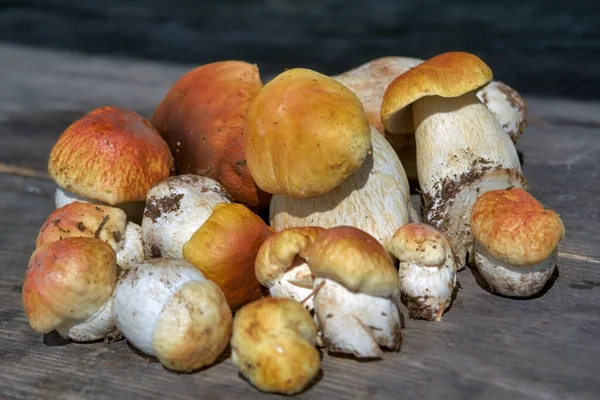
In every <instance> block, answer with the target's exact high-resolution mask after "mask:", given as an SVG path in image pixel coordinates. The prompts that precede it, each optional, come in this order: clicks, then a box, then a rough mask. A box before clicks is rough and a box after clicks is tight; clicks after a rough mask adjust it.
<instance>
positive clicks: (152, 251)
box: [142, 175, 231, 258]
mask: <svg viewBox="0 0 600 400" xmlns="http://www.w3.org/2000/svg"><path fill="white" fill-rule="evenodd" d="M219 203H231V197H230V196H229V194H228V193H227V191H226V190H225V188H224V187H223V186H222V185H221V184H220V183H219V182H217V181H215V180H213V179H210V178H206V177H203V176H197V175H177V176H173V177H170V178H168V179H165V180H164V181H162V182H160V183H159V184H157V185H156V186H154V187H152V189H150V190H149V191H148V197H147V200H146V208H145V210H144V218H143V219H142V236H143V238H144V254H145V255H146V257H147V258H151V257H173V258H183V245H184V244H185V242H187V241H188V240H190V238H191V237H192V235H193V234H194V232H196V230H197V229H198V228H199V227H200V226H201V225H202V224H203V223H204V222H205V221H206V220H207V219H208V217H209V216H210V214H211V213H212V210H213V207H214V206H216V205H217V204H219Z"/></svg>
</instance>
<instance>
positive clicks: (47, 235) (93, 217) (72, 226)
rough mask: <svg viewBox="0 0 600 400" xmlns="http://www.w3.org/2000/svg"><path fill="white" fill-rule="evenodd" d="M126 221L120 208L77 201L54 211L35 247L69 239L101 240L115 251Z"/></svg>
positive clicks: (43, 226) (39, 235)
mask: <svg viewBox="0 0 600 400" xmlns="http://www.w3.org/2000/svg"><path fill="white" fill-rule="evenodd" d="M126 222H127V216H126V215H125V212H124V211H123V210H121V209H119V208H115V207H110V206H100V205H95V204H91V203H82V202H79V201H75V202H73V203H69V204H67V205H65V206H63V207H61V208H57V209H56V210H54V211H52V213H51V214H50V215H49V216H48V218H47V219H46V222H45V223H44V225H42V228H41V229H40V232H39V233H38V237H37V240H36V248H37V247H40V246H42V245H44V244H46V243H51V242H55V241H57V240H61V239H66V238H68V237H89V238H96V239H102V240H104V241H105V242H107V243H109V244H110V245H111V246H113V248H115V246H116V245H117V244H118V243H119V242H120V241H121V240H122V237H123V235H124V233H125V224H126Z"/></svg>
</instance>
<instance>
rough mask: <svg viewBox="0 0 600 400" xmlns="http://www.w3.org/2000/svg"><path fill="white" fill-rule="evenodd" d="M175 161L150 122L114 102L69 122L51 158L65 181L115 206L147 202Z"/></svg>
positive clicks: (56, 174) (81, 193)
mask: <svg viewBox="0 0 600 400" xmlns="http://www.w3.org/2000/svg"><path fill="white" fill-rule="evenodd" d="M172 166H173V157H172V156H171V152H170V151H169V147H168V146H167V144H166V143H165V141H164V140H163V139H162V138H161V137H160V135H159V134H158V132H156V130H155V129H154V127H153V126H152V125H151V124H150V122H148V121H147V120H146V119H144V118H143V117H142V116H140V115H138V114H136V113H135V112H133V111H129V110H125V109H122V108H118V107H112V106H107V107H102V108H97V109H95V110H93V111H91V112H90V113H89V114H87V115H86V116H84V117H83V118H81V119H79V120H78V121H76V122H75V123H73V124H72V125H71V126H69V127H68V128H67V129H66V130H65V131H64V132H63V134H62V135H61V136H60V137H59V138H58V141H57V142H56V143H55V144H54V147H53V148H52V151H51V152H50V159H49V161H48V171H49V173H50V176H52V178H53V179H54V180H55V181H56V183H57V184H58V185H59V186H61V187H62V188H64V189H66V190H68V191H70V192H73V193H75V194H76V195H79V196H84V197H87V198H90V199H93V200H99V201H102V202H105V203H108V204H110V205H116V204H121V203H128V202H135V201H144V200H145V199H146V192H147V191H148V189H150V188H151V187H152V186H153V185H154V184H156V183H158V182H160V181H161V180H163V179H165V178H166V177H168V176H169V174H170V171H171V167H172Z"/></svg>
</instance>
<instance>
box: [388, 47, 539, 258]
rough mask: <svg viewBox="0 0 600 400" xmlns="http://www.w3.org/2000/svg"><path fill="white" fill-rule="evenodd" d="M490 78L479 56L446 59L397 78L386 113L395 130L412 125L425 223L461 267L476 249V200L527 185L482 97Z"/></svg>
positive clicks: (456, 55) (459, 54)
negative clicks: (449, 247)
mask: <svg viewBox="0 0 600 400" xmlns="http://www.w3.org/2000/svg"><path fill="white" fill-rule="evenodd" d="M491 79H492V71H491V70H490V68H489V67H488V66H487V65H486V64H485V63H484V62H483V61H481V60H480V59H479V58H477V57H476V56H474V55H472V54H469V53H463V52H449V53H444V54H441V55H438V56H436V57H433V58H431V59H429V60H427V61H425V62H424V63H422V64H419V65H418V66H416V67H415V68H413V69H411V70H409V71H408V72H406V73H404V74H402V75H400V76H399V77H398V78H396V79H395V80H394V81H393V82H392V84H390V86H389V87H388V89H387V90H386V92H385V96H384V101H383V107H382V110H381V116H382V120H383V122H384V125H385V127H386V129H387V130H388V131H390V132H398V131H400V132H402V131H403V129H404V128H403V127H405V126H407V124H409V125H410V124H412V123H414V127H415V138H416V144H417V169H418V175H419V185H420V189H421V194H422V196H423V222H425V223H428V224H430V225H432V226H434V227H435V228H436V229H438V230H439V231H440V232H441V233H442V234H443V235H445V236H446V237H447V238H448V240H449V241H450V244H451V245H452V250H453V252H454V254H455V256H456V257H457V263H458V266H459V268H463V267H464V266H465V265H466V258H467V253H468V252H469V251H471V248H472V244H473V238H472V236H471V231H470V228H469V219H470V216H471V209H472V206H473V203H474V202H475V200H476V199H477V197H478V196H479V195H480V194H481V193H484V192H487V191H490V190H495V189H506V188H509V187H521V188H526V187H527V182H526V180H525V178H524V177H523V174H522V172H521V165H520V163H519V158H518V155H517V150H516V148H515V146H514V144H513V142H512V140H511V139H510V137H509V136H508V134H507V133H506V131H504V129H503V128H502V126H501V125H500V123H499V122H498V121H497V120H496V118H495V117H494V116H493V115H492V113H491V112H490V111H489V109H488V108H487V107H486V106H485V105H483V103H481V101H480V100H479V99H478V98H477V96H476V90H478V89H479V88H481V87H482V86H484V85H485V84H487V83H488V82H489V81H491Z"/></svg>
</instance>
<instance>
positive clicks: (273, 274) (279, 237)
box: [254, 226, 324, 287]
mask: <svg viewBox="0 0 600 400" xmlns="http://www.w3.org/2000/svg"><path fill="white" fill-rule="evenodd" d="M323 230H324V228H321V227H316V226H312V227H300V228H288V229H284V230H282V231H281V232H277V233H275V234H274V235H273V236H271V237H270V238H268V239H267V240H265V242H264V243H263V244H262V246H261V247H260V250H259V251H258V254H257V256H256V261H255V263H254V265H255V273H256V278H257V279H258V281H259V282H260V283H261V284H262V285H264V286H266V287H271V286H272V285H273V283H274V282H275V281H277V280H279V279H280V278H281V277H282V276H283V274H284V273H285V272H286V271H287V270H288V269H289V268H290V267H292V266H293V265H294V261H295V259H296V257H302V258H306V256H307V252H308V249H309V248H310V246H311V245H312V244H313V242H314V241H315V238H316V237H317V234H318V233H319V232H321V231H323Z"/></svg>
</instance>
